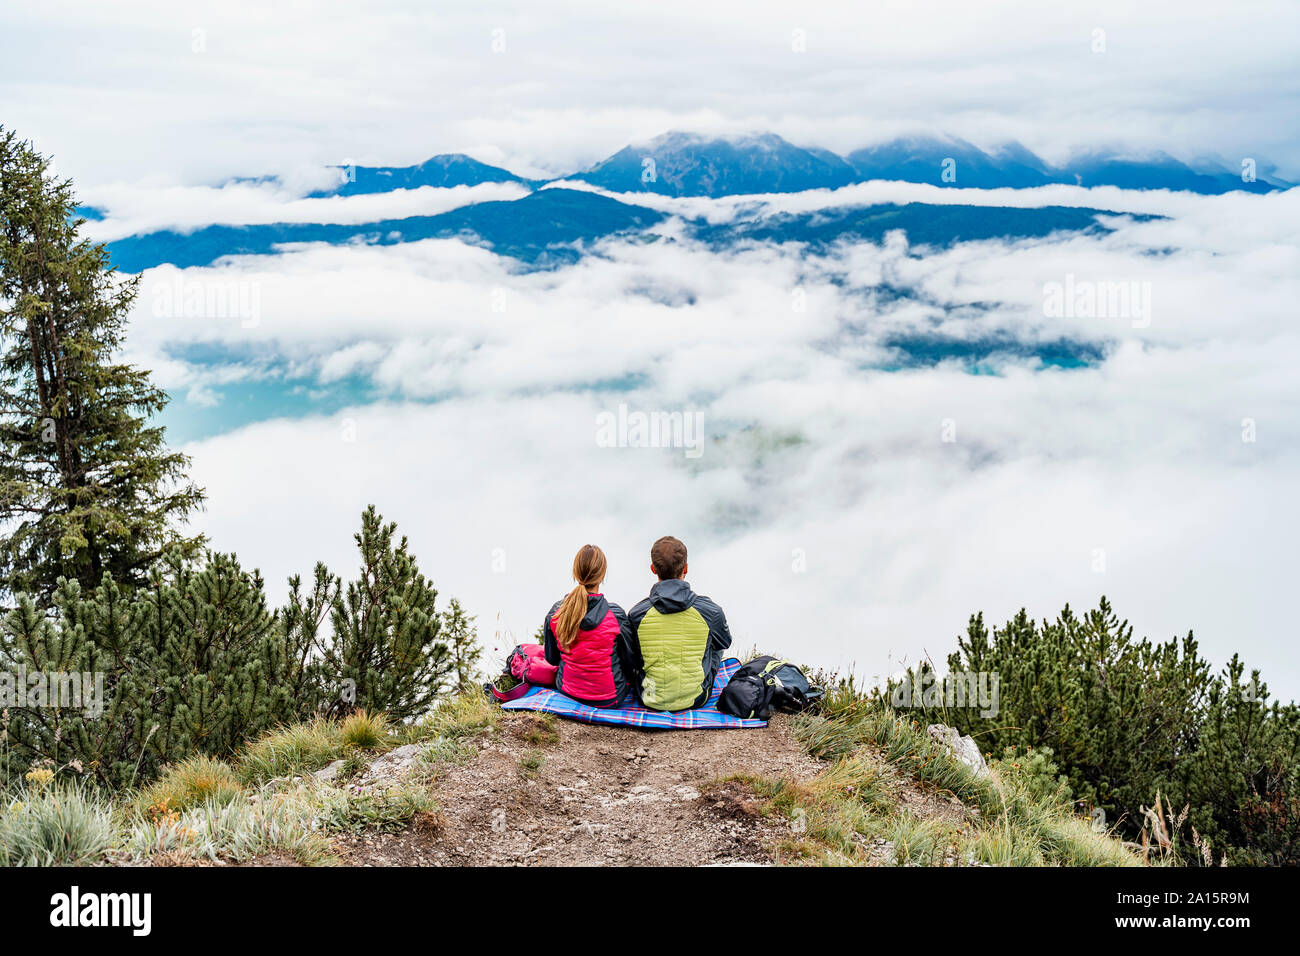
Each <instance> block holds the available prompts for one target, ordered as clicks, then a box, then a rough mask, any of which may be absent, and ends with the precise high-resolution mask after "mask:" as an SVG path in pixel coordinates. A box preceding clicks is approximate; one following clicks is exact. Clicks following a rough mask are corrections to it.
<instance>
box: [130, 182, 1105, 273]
mask: <svg viewBox="0 0 1300 956" xmlns="http://www.w3.org/2000/svg"><path fill="white" fill-rule="evenodd" d="M1102 212H1104V210H1098V209H1080V208H1075V207H1068V206H1046V207H1042V208H1027V209H1021V208H1006V207H997V206H969V205H932V204H927V203H908V204H906V205H894V204H880V205H874V206H856V207H849V208H841V209H829V210H828V209H822V210H818V211H817V212H814V213H806V214H799V215H791V214H780V215H775V216H768V217H764V218H761V219H755V220H747V221H740V222H731V223H726V224H720V225H709V224H708V223H706V222H705V221H704V220H687V228H688V234H689V235H691V236H692V237H694V238H696V239H698V240H700V241H702V242H705V243H707V244H709V245H711V246H713V247H715V248H723V247H727V246H730V245H734V244H735V243H737V242H744V241H755V242H805V243H809V244H811V245H814V246H823V247H824V246H828V245H830V244H832V243H834V242H838V241H840V240H845V239H853V240H873V241H875V240H879V239H881V238H882V237H883V236H884V235H885V234H886V233H887V232H890V231H891V230H895V229H902V230H903V231H905V232H906V233H907V235H908V238H909V240H910V241H911V242H912V243H913V244H916V245H938V246H946V245H951V244H952V243H954V242H963V241H969V240H977V239H991V238H1011V239H1022V238H1034V237H1042V236H1046V235H1050V234H1051V233H1054V232H1061V231H1076V232H1077V231H1087V230H1095V229H1100V228H1101V226H1100V225H1099V224H1098V223H1097V221H1096V216H1097V215H1098V214H1099V213H1102ZM664 218H665V215H664V214H663V213H660V212H658V211H656V210H653V209H647V208H645V207H643V206H636V205H632V204H629V203H624V202H620V201H618V200H616V199H613V198H610V197H608V196H602V195H600V194H598V193H592V192H586V191H582V190H573V189H562V188H550V189H543V190H540V191H538V192H535V193H531V194H529V195H528V196H525V197H524V198H522V199H517V200H513V201H504V200H503V201H495V202H483V203H478V204H476V205H472V206H462V207H460V208H459V209H454V210H451V211H450V212H446V213H441V214H439V215H436V216H410V217H407V218H403V219H385V220H381V221H378V222H371V223H364V224H361V225H340V224H329V223H274V224H270V225H255V226H208V227H206V228H204V229H198V230H196V231H194V232H191V233H179V232H174V231H164V232H154V233H149V234H146V235H142V236H132V237H130V238H127V239H121V240H118V241H117V242H113V243H110V244H109V251H110V254H111V256H112V261H113V263H114V264H115V265H116V266H118V267H119V268H121V269H122V270H124V271H127V272H139V271H141V270H143V269H147V268H149V267H151V266H156V265H159V264H161V263H164V262H166V263H171V264H172V265H175V266H179V267H181V268H184V267H188V266H204V265H210V264H211V263H213V262H215V261H216V260H217V259H219V258H221V257H222V256H228V255H258V254H266V253H271V252H274V251H275V250H276V247H278V246H282V245H285V244H287V243H304V242H326V243H331V244H335V245H340V244H344V243H350V242H367V243H375V244H379V245H392V244H394V243H399V242H414V241H417V240H420V239H430V238H452V237H461V238H464V239H467V240H468V241H470V242H474V243H482V244H484V245H486V246H487V247H488V248H490V249H492V251H494V252H496V253H497V254H498V255H503V256H510V257H512V258H515V259H519V260H521V261H523V262H527V263H530V264H533V265H536V266H549V265H554V264H558V263H562V262H571V261H574V260H575V259H577V258H578V257H579V255H580V254H581V252H580V250H579V249H578V248H577V244H580V243H590V242H594V241H595V240H597V239H601V238H603V237H606V236H612V235H619V234H635V233H640V232H644V231H645V230H647V229H649V228H650V227H652V226H654V225H656V224H658V223H659V222H661V221H662V220H663V219H664Z"/></svg>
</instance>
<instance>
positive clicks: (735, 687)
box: [718, 657, 822, 720]
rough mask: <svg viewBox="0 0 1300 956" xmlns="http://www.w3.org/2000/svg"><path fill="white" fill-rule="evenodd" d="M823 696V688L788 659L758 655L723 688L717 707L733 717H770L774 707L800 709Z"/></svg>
mask: <svg viewBox="0 0 1300 956" xmlns="http://www.w3.org/2000/svg"><path fill="white" fill-rule="evenodd" d="M821 698H822V691H821V689H820V688H818V687H813V686H812V685H811V684H809V683H808V678H806V677H804V675H803V671H801V670H799V668H797V667H795V666H794V665H793V664H791V663H790V662H789V661H783V660H780V659H778V658H775V657H755V658H754V659H753V660H752V661H750V662H749V663H748V664H746V665H745V666H743V667H742V668H740V670H738V671H736V673H735V674H733V675H732V677H731V680H730V681H728V682H727V686H726V687H724V688H722V694H721V696H719V697H718V710H720V711H722V712H723V713H724V714H731V715H732V716H733V717H746V718H748V717H757V718H758V719H759V720H767V719H768V718H769V717H771V716H772V711H773V709H774V708H775V709H780V710H785V711H791V712H794V711H800V710H804V709H806V708H807V707H809V706H811V705H812V704H815V703H816V702H817V701H819V700H821Z"/></svg>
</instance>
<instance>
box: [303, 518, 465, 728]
mask: <svg viewBox="0 0 1300 956" xmlns="http://www.w3.org/2000/svg"><path fill="white" fill-rule="evenodd" d="M396 530H397V525H396V524H384V522H383V518H381V517H380V516H379V514H378V513H377V512H376V511H375V506H374V505H371V506H369V507H368V508H367V509H366V510H365V512H363V513H362V515H361V531H360V532H358V533H357V534H356V535H354V538H355V540H356V542H357V549H358V550H359V551H360V552H361V570H360V576H359V577H358V578H357V580H355V581H353V582H351V583H349V584H348V586H347V588H346V589H344V590H341V591H340V592H339V594H338V596H337V597H336V598H335V600H334V607H333V611H332V614H331V623H332V625H333V635H332V637H331V643H330V645H329V646H328V647H327V649H326V655H325V660H326V664H327V670H328V672H329V673H330V674H331V675H332V676H333V677H334V678H335V679H337V680H339V681H341V682H345V683H346V685H347V688H348V690H349V691H350V694H349V696H350V697H351V698H352V699H351V701H348V703H350V704H355V706H357V707H361V708H364V709H365V710H367V711H371V712H374V711H385V712H387V713H388V715H389V716H390V717H392V718H394V719H396V720H403V719H406V718H408V717H414V716H417V715H419V714H421V713H423V712H424V711H425V710H427V709H428V708H429V706H430V705H431V704H432V702H433V700H434V698H436V697H437V696H438V694H439V693H441V692H443V691H445V690H446V689H447V688H448V685H449V683H450V681H449V678H452V677H454V673H455V668H456V663H455V661H454V660H453V659H452V656H451V651H450V649H449V648H448V647H447V644H446V643H445V642H444V641H443V640H441V639H440V635H439V631H440V629H441V619H440V617H439V615H438V613H437V611H436V609H435V607H434V604H435V602H436V600H437V597H438V592H437V590H436V589H435V588H434V587H433V585H432V584H430V583H429V582H428V581H426V580H425V578H424V575H423V574H421V573H420V570H419V568H418V567H417V566H416V563H415V558H414V557H413V556H412V555H411V554H410V553H409V551H408V550H407V541H406V538H402V539H401V541H400V542H399V543H398V544H397V545H396V546H394V544H393V535H394V533H395V532H396Z"/></svg>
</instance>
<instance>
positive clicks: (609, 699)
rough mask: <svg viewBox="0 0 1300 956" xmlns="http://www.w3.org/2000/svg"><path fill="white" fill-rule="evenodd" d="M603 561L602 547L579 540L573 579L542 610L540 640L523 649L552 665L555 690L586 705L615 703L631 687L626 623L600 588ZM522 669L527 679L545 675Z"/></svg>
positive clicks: (603, 571)
mask: <svg viewBox="0 0 1300 956" xmlns="http://www.w3.org/2000/svg"><path fill="white" fill-rule="evenodd" d="M605 566H606V565H605V552H603V551H601V550H600V548H598V547H596V546H595V545H594V544H584V545H583V546H582V548H581V549H580V550H579V551H578V554H577V556H576V557H575V558H574V559H573V579H574V580H575V581H577V582H578V583H577V585H576V586H575V587H574V589H573V590H572V591H570V592H569V593H568V594H567V595H566V596H565V597H564V598H563V599H562V600H559V601H556V602H555V604H553V605H552V606H551V609H550V611H548V612H547V614H546V620H545V621H543V622H542V630H543V633H544V640H543V643H542V644H541V645H540V646H539V645H536V644H534V645H531V646H526V647H524V648H523V650H524V652H525V653H526V654H527V655H528V656H529V657H530V658H533V662H537V660H536V659H537V658H543V659H545V661H546V663H547V664H550V665H553V666H554V667H555V678H554V686H555V688H556V690H559V691H561V692H563V693H565V694H567V695H568V696H570V697H572V698H573V699H574V700H577V701H579V702H581V703H584V704H588V705H590V706H592V707H617V706H619V705H620V704H621V703H623V701H624V700H625V699H626V697H627V695H628V691H629V689H630V688H631V682H630V681H629V680H628V671H627V668H626V667H625V666H624V655H625V654H626V652H627V647H628V644H629V642H630V641H631V638H632V628H631V625H629V624H628V620H627V615H626V614H624V613H623V609H622V608H621V607H619V606H618V605H617V604H611V603H610V602H609V601H607V600H605V596H604V595H603V594H601V593H600V585H601V583H602V582H603V581H604V580H605ZM530 663H532V662H530ZM537 663H540V662H537ZM528 672H529V673H528V677H529V678H530V679H532V682H533V683H539V681H538V680H537V678H536V677H534V676H533V675H534V674H535V673H542V674H546V676H549V674H547V669H545V668H541V667H537V668H533V667H529V668H528Z"/></svg>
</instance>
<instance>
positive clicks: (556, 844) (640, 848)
mask: <svg viewBox="0 0 1300 956" xmlns="http://www.w3.org/2000/svg"><path fill="white" fill-rule="evenodd" d="M539 758H540V759H539ZM819 767H820V764H819V763H818V762H817V761H816V760H814V759H813V758H811V757H809V756H808V755H807V754H806V753H804V751H803V749H802V748H801V747H800V746H799V745H798V743H797V742H796V741H795V740H794V739H793V738H792V737H791V734H790V729H789V724H788V719H787V718H785V717H784V716H780V715H778V716H777V717H776V718H774V719H773V721H772V723H771V725H770V726H769V727H768V728H767V729H765V730H695V731H647V730H634V729H631V728H623V727H597V726H593V725H590V724H581V723H576V722H574V721H568V720H559V719H556V720H554V721H553V722H551V723H550V725H549V726H547V724H545V723H544V722H542V721H539V719H538V718H537V717H536V716H535V715H532V714H518V713H511V714H506V715H503V719H502V733H501V735H500V736H499V738H497V739H495V740H492V741H489V742H487V743H485V744H484V745H483V749H482V750H481V751H480V752H479V754H478V756H477V758H475V759H473V760H471V761H468V762H467V763H464V764H459V765H454V766H449V767H447V768H445V769H444V770H443V771H442V772H441V773H440V775H439V776H438V778H437V779H436V780H435V781H434V783H433V784H432V789H433V792H434V796H435V797H436V799H437V801H438V804H439V806H440V807H441V809H442V813H443V816H444V817H445V823H444V825H442V826H441V827H439V828H437V829H436V830H435V831H433V832H429V831H428V830H427V828H426V829H425V830H424V831H423V832H421V831H419V830H417V829H415V828H413V829H409V830H406V831H403V832H401V833H393V834H374V833H372V834H362V835H356V836H347V837H344V838H341V839H340V840H339V841H338V843H337V846H336V849H337V851H338V853H339V856H340V857H341V858H342V860H343V861H344V862H345V863H347V864H350V865H357V866H393V865H396V866H402V865H406V866H422V865H424V866H428V865H452V866H454V865H480V866H483V865H487V866H509V865H529V864H533V865H536V864H541V865H559V866H567V865H593V864H602V865H650V866H657V865H669V866H673V865H683V864H685V865H691V864H696V865H698V864H743V863H764V862H767V861H768V855H767V852H766V851H765V849H764V847H765V846H766V845H767V844H769V843H770V842H771V841H772V840H773V839H776V838H779V837H780V836H782V835H784V832H785V830H784V827H785V824H783V823H781V822H780V821H773V820H766V819H764V818H762V817H761V816H759V815H758V814H757V813H756V812H755V808H754V806H753V805H752V803H751V802H750V801H748V800H747V798H746V794H745V793H744V792H743V790H742V789H740V788H728V789H724V790H723V791H722V792H720V793H716V792H710V794H709V795H708V796H704V795H702V794H701V788H706V787H707V785H708V784H710V783H711V782H713V781H716V780H717V779H718V778H720V777H725V776H727V775H728V774H732V773H750V774H758V775H783V776H786V777H790V778H793V779H807V778H809V777H811V776H813V775H814V774H816V772H817V770H818V769H819Z"/></svg>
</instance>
